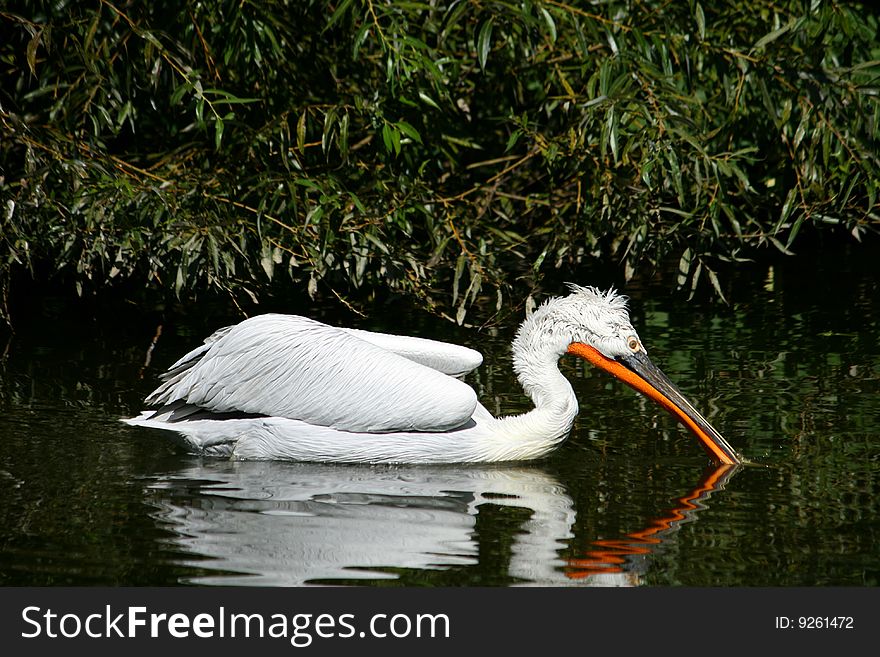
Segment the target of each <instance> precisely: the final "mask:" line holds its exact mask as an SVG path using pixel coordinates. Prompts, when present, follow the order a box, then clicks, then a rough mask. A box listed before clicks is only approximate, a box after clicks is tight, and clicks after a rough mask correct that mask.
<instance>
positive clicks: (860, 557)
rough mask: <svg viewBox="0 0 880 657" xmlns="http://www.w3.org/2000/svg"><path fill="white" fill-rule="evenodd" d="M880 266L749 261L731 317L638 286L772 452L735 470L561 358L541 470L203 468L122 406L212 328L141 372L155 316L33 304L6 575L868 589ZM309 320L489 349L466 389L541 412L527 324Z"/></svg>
mask: <svg viewBox="0 0 880 657" xmlns="http://www.w3.org/2000/svg"><path fill="white" fill-rule="evenodd" d="M877 255H878V253H877V249H876V248H872V249H865V250H851V251H847V252H845V253H835V254H831V255H828V256H825V257H823V258H814V259H803V258H802V259H788V260H784V261H782V262H780V263H776V264H775V265H774V266H773V267H763V268H757V267H753V268H751V269H750V270H748V272H747V273H744V274H742V275H741V276H740V277H738V278H737V279H736V285H737V287H736V290H738V293H737V294H735V295H733V298H734V303H733V304H732V306H730V307H723V306H717V305H712V304H708V303H704V302H700V301H693V302H687V301H686V300H685V299H684V298H681V297H671V296H670V295H668V294H666V293H664V292H662V291H658V290H657V289H656V288H653V287H652V286H649V285H643V286H635V285H634V286H632V287H631V288H628V289H626V290H625V292H627V293H628V294H630V295H631V297H632V302H631V305H632V310H633V322H634V324H635V326H636V328H637V329H638V330H639V332H640V335H641V337H642V339H643V341H644V343H645V345H646V346H647V348H648V350H649V352H650V353H651V356H652V358H653V359H654V361H655V362H656V363H657V364H658V365H660V366H661V367H662V368H663V369H664V370H665V371H666V373H667V374H668V375H669V376H670V377H671V378H672V379H673V380H674V381H676V382H677V383H678V384H679V385H680V387H681V388H682V389H683V390H684V391H685V392H686V393H687V394H688V395H689V396H690V397H691V398H692V400H693V401H694V403H695V405H696V406H697V407H698V408H699V409H701V410H702V411H703V412H704V414H705V415H706V416H707V417H708V418H709V419H710V421H711V422H712V423H713V424H715V425H716V426H717V427H718V428H720V429H721V431H722V433H724V435H725V437H726V438H727V439H728V440H729V442H731V444H733V445H734V446H735V447H736V448H737V449H739V450H740V451H741V452H742V453H743V454H745V455H746V456H747V457H748V458H750V459H751V460H753V461H755V462H757V463H759V464H760V466H754V467H744V468H738V469H721V470H719V469H715V468H712V467H708V464H707V460H706V457H705V456H704V454H703V452H702V451H701V450H700V448H699V447H698V445H697V442H696V441H695V440H694V439H693V438H691V437H690V436H689V435H688V434H687V433H686V432H685V431H684V430H682V429H681V428H680V427H679V426H678V425H677V424H675V422H674V421H673V420H672V419H671V418H670V417H668V416H667V415H666V414H665V413H664V412H663V411H662V410H661V409H659V408H658V407H656V406H655V405H653V404H652V403H651V402H649V401H647V400H645V399H643V398H641V397H639V396H637V395H636V393H634V392H633V391H632V390H630V389H629V388H627V387H626V386H624V385H622V384H620V383H618V382H616V381H613V380H611V379H610V378H609V377H608V376H607V375H605V374H603V373H599V372H596V371H593V370H591V369H590V367H589V366H588V365H586V364H583V363H580V362H575V361H574V360H571V359H564V360H563V361H562V363H561V366H562V369H563V371H564V372H565V373H566V375H567V376H568V377H569V378H570V379H571V380H572V382H573V385H574V387H575V391H576V394H577V395H578V398H579V399H580V402H581V413H580V416H579V418H578V420H577V423H576V425H575V428H574V430H573V432H572V434H571V437H570V439H569V440H568V441H567V442H566V443H565V444H564V445H563V446H562V447H561V448H560V449H559V450H558V451H556V452H555V453H554V454H553V455H552V456H550V457H549V458H547V459H544V460H542V461H538V462H536V463H528V464H501V465H492V466H456V465H449V466H439V467H426V466H387V465H386V466H362V465H359V466H345V465H322V464H302V463H274V462H231V461H225V460H219V459H210V458H200V457H198V456H193V455H189V454H187V453H186V452H185V451H184V450H183V449H182V448H181V447H180V446H179V445H178V444H176V443H175V442H173V441H171V440H168V436H167V435H166V434H164V433H161V432H154V431H150V430H145V429H139V428H132V427H127V426H125V425H122V424H121V423H119V422H118V418H119V417H122V416H126V415H131V414H134V413H136V412H137V411H138V410H140V400H141V399H142V398H143V396H144V395H145V394H146V393H148V392H149V391H150V390H151V389H152V388H153V387H154V385H155V382H156V376H157V374H158V373H159V372H160V371H161V369H162V368H163V367H165V366H167V365H169V364H170V363H171V362H173V361H174V360H175V359H176V358H177V357H178V356H179V355H181V354H182V353H183V352H184V351H185V350H187V349H190V348H191V347H193V346H195V345H196V344H197V343H199V342H200V341H201V339H202V338H203V337H204V336H205V335H207V334H208V333H209V332H211V331H212V330H213V329H215V328H217V327H218V326H219V325H220V323H218V321H220V319H222V318H220V319H218V318H217V317H214V316H205V315H204V314H202V315H199V314H198V313H197V312H196V311H195V310H193V309H191V310H190V311H189V313H187V314H183V313H176V314H175V313H171V312H169V313H166V319H165V320H163V332H162V334H161V336H160V338H159V339H158V341H157V342H156V347H155V349H154V350H153V352H152V354H151V362H150V364H149V365H148V366H145V356H146V351H147V347H148V345H149V344H150V342H151V340H152V339H153V337H154V335H155V333H156V328H157V324H158V320H157V319H156V318H157V317H158V315H157V314H155V313H139V312H138V311H136V310H132V309H129V310H127V312H126V313H125V314H124V315H119V314H114V313H105V314H102V315H101V317H102V318H101V319H94V320H92V319H88V320H86V319H83V314H82V313H76V312H71V310H70V309H69V308H66V307H64V304H60V305H59V304H52V303H49V302H48V300H44V301H41V304H42V305H41V306H40V307H39V308H38V310H37V311H36V312H33V313H30V314H29V316H27V317H25V318H24V319H23V322H24V324H23V325H20V326H19V330H18V333H17V334H16V335H15V336H14V337H13V338H12V339H11V340H10V342H9V343H8V345H6V346H5V347H4V346H3V345H0V352H3V349H4V348H5V353H4V354H3V356H2V360H0V377H2V378H0V409H2V414H0V584H3V585H30V584H36V585H63V584H64V585H67V584H70V585H91V584H110V585H175V584H233V585H234V584H241V585H253V584H259V585H301V584H346V583H348V584H357V585H377V586H399V585H410V586H412V585H417V586H423V585H424V586H458V585H465V586H472V585H489V586H512V585H534V584H540V585H551V586H589V585H615V586H633V585H654V586H677V585H690V586H704V585H721V586H743V585H748V586H752V585H774V586H775V585H782V586H789V585H808V586H813V585H857V586H860V585H867V586H876V585H877V584H878V581H880V514H878V504H880V502H878V500H880V347H878V340H880V321H878V320H880V294H878V293H877V292H876V289H875V285H876V279H877V276H876V272H877V271H878V270H877V267H876V261H877ZM582 282H588V281H582ZM560 291H561V290H560ZM291 310H294V311H297V312H301V313H303V314H312V315H313V316H317V315H316V313H317V312H318V311H316V310H315V312H310V311H312V310H314V309H310V308H297V309H291ZM169 317H170V319H168V318H169ZM320 318H322V319H324V320H325V321H328V322H335V321H339V322H344V323H346V324H349V325H354V324H358V325H360V326H362V327H365V328H374V329H377V330H385V331H389V332H395V331H400V332H407V333H411V334H414V335H424V336H426V337H433V338H439V339H447V340H450V341H454V342H459V343H462V344H467V345H468V346H471V347H474V348H476V349H479V350H480V351H482V352H483V353H484V355H485V357H486V364H485V365H484V366H482V367H481V368H480V369H479V370H478V371H477V372H475V373H474V374H473V375H471V377H470V378H469V379H468V381H469V382H470V383H471V384H472V385H474V386H475V387H476V388H477V390H478V392H479V394H480V398H481V400H482V401H483V403H485V405H486V406H487V407H488V408H489V409H490V410H492V411H498V412H502V413H513V412H520V411H523V410H526V409H527V408H528V400H527V399H526V398H525V397H524V396H523V394H522V392H521V391H520V389H519V386H518V385H517V384H516V382H515V380H514V379H513V377H512V374H511V372H510V368H509V353H508V344H509V339H510V337H511V336H512V334H513V331H514V329H515V326H513V325H511V326H507V327H503V328H499V329H498V330H496V331H486V330H483V331H478V330H474V329H465V328H461V327H454V326H452V325H450V324H445V323H443V322H441V321H435V320H433V319H432V318H430V317H426V316H424V315H422V314H420V313H415V312H414V313H411V314H409V315H403V316H402V315H401V313H400V312H399V311H395V312H394V313H393V314H392V313H388V314H387V315H385V314H383V313H382V312H381V310H380V311H377V312H376V313H374V315H373V316H372V317H370V318H369V319H368V320H357V319H356V318H353V317H351V316H342V315H341V314H337V315H335V316H334V315H332V314H331V315H327V314H326V313H322V314H320ZM225 320H227V321H229V320H232V321H234V318H232V317H226V318H225Z"/></svg>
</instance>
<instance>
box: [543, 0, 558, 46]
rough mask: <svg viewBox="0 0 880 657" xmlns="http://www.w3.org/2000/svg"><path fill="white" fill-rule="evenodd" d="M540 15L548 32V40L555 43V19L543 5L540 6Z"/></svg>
mask: <svg viewBox="0 0 880 657" xmlns="http://www.w3.org/2000/svg"><path fill="white" fill-rule="evenodd" d="M541 16H542V17H543V19H544V25H546V26H547V31H548V32H549V33H550V42H551V43H556V21H554V20H553V16H551V15H550V12H549V11H547V10H546V9H545V8H544V7H541Z"/></svg>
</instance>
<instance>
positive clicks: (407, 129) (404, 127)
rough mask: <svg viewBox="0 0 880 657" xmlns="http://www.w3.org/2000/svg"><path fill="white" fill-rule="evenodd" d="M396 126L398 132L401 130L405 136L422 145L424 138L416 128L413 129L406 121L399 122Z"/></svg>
mask: <svg viewBox="0 0 880 657" xmlns="http://www.w3.org/2000/svg"><path fill="white" fill-rule="evenodd" d="M394 125H396V126H397V129H398V130H400V131H401V132H402V133H403V134H405V135H406V136H407V137H409V138H410V139H412V140H413V141H415V142H418V143H420V144H421V143H422V136H421V135H420V134H419V132H418V130H416V129H415V128H414V127H412V126H411V125H410V124H409V123H407V122H406V121H398V122H397V123H395V124H394Z"/></svg>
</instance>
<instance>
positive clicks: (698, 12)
mask: <svg viewBox="0 0 880 657" xmlns="http://www.w3.org/2000/svg"><path fill="white" fill-rule="evenodd" d="M694 14H695V16H696V19H697V35H698V36H699V37H700V41H705V40H706V15H705V14H704V13H703V6H702V5H701V4H700V3H699V2H698V3H697V6H696V7H695V8H694Z"/></svg>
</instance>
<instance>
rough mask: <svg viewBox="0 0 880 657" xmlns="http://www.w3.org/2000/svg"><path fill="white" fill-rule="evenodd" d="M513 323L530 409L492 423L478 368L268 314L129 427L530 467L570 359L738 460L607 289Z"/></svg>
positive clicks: (391, 340)
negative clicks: (474, 379) (467, 379)
mask: <svg viewBox="0 0 880 657" xmlns="http://www.w3.org/2000/svg"><path fill="white" fill-rule="evenodd" d="M569 287H570V294H569V295H568V296H564V297H555V298H552V299H549V300H547V301H545V302H544V303H543V304H542V305H540V306H539V307H538V308H536V309H535V310H534V312H532V314H531V315H529V316H528V317H527V318H526V319H525V320H524V321H523V323H522V325H521V326H520V327H519V330H518V331H517V333H516V336H515V338H514V341H513V347H512V349H513V368H514V370H515V372H516V374H517V377H518V379H519V382H520V384H521V385H522V387H523V389H524V390H525V392H526V394H527V395H528V396H529V397H530V398H531V400H532V402H533V403H534V405H535V408H534V409H532V410H531V411H529V412H527V413H523V414H521V415H514V416H507V417H498V418H496V417H494V416H493V415H492V414H491V413H489V411H487V410H486V408H485V407H484V406H483V405H482V404H480V403H479V402H478V401H477V396H476V393H475V392H474V390H473V388H471V387H470V386H469V385H467V384H466V383H464V382H463V381H462V380H461V379H460V377H462V376H463V375H464V374H466V373H467V372H470V371H471V370H473V369H475V368H476V367H478V366H479V365H480V364H481V363H482V361H483V358H482V356H481V355H480V353H479V352H477V351H474V350H473V349H468V348H466V347H461V346H457V345H452V344H447V343H444V342H438V341H434V340H426V339H423V338H414V337H404V336H397V335H387V334H384V333H373V332H370V331H362V330H357V329H348V328H336V327H333V326H328V325H326V324H322V323H321V322H317V321H315V320H312V319H308V318H306V317H299V316H295V315H279V314H266V315H258V316H255V317H252V318H249V319H246V320H244V321H242V322H241V323H240V324H237V325H235V326H231V327H226V328H223V329H220V330H218V331H217V332H215V333H214V334H212V335H211V336H210V337H208V338H207V339H206V340H205V342H204V344H202V345H201V346H199V347H197V348H196V349H194V350H192V351H190V352H189V353H187V354H186V355H185V356H183V357H182V358H181V359H180V360H178V361H177V362H176V363H174V364H173V365H172V366H171V367H170V368H169V369H168V371H167V372H165V373H164V374H163V375H162V376H161V379H162V384H161V385H160V386H159V387H158V388H156V390H154V391H153V392H152V393H151V394H150V395H149V396H148V397H147V399H146V403H147V404H148V405H149V406H151V407H153V408H152V409H151V410H146V411H143V412H142V413H141V414H140V415H139V416H138V417H136V418H130V419H127V420H125V421H126V422H128V423H129V424H132V425H138V426H144V427H154V428H159V429H165V430H170V431H175V432H177V433H179V434H180V435H182V436H183V438H184V440H185V441H186V443H187V445H188V446H189V448H191V449H193V450H195V451H197V452H199V453H204V454H210V455H217V456H227V457H232V458H236V459H289V460H296V461H323V462H361V463H394V462H397V463H465V462H493V461H523V460H529V459H536V458H540V457H542V456H544V455H546V454H547V453H549V452H550V451H552V450H553V449H554V448H556V447H557V446H559V444H560V443H562V442H563V441H564V440H565V438H566V437H567V436H568V433H569V431H570V429H571V427H572V424H573V423H574V419H575V416H576V415H577V412H578V402H577V399H576V397H575V394H574V390H573V389H572V387H571V384H570V383H569V382H568V379H566V378H565V377H564V376H563V375H562V373H561V372H560V371H559V368H558V361H559V359H560V358H561V357H562V356H564V355H566V354H571V355H574V356H579V357H580V358H583V359H585V360H587V361H588V362H590V363H591V364H593V365H594V366H596V367H598V368H599V369H602V370H605V371H606V372H609V373H610V374H612V375H613V376H615V377H617V378H618V379H621V380H622V381H623V382H625V383H626V384H628V385H630V386H631V387H633V388H635V389H636V390H637V391H639V392H640V393H642V394H644V395H646V396H647V397H649V398H651V399H653V400H654V401H655V402H657V403H659V404H660V406H662V407H663V408H665V409H666V410H667V411H669V412H670V413H672V415H673V416H675V417H676V418H677V419H678V420H679V421H680V422H682V423H683V424H684V425H685V426H686V427H687V428H688V429H690V431H691V432H693V434H694V435H695V436H696V437H697V438H698V439H699V441H700V443H701V445H702V446H703V448H704V449H705V450H706V452H707V453H708V455H709V456H710V458H711V459H712V460H713V461H715V462H716V463H727V464H735V463H739V462H741V458H740V457H739V455H738V454H737V453H736V452H735V451H734V449H733V448H732V447H731V446H730V445H729V444H728V443H727V441H726V440H725V439H724V438H723V437H722V436H721V434H720V433H719V432H718V431H716V430H715V429H714V428H713V427H712V425H710V424H709V422H708V421H706V419H705V418H704V417H703V416H702V415H700V414H699V413H698V412H697V411H696V409H694V407H693V406H692V405H691V404H690V402H688V401H687V399H685V397H684V395H683V394H682V393H681V392H680V391H679V390H678V388H676V387H675V385H674V384H673V383H672V382H671V381H670V380H669V379H668V378H667V377H666V375H665V374H663V373H662V372H661V371H660V370H659V369H658V368H657V367H656V366H655V365H654V364H653V363H652V362H651V360H650V359H649V358H648V354H647V351H646V350H645V347H644V346H643V345H642V341H641V339H640V338H639V336H638V334H637V333H636V331H635V329H634V328H633V326H632V323H631V322H630V318H629V313H628V311H627V305H626V304H627V298H626V297H625V296H622V295H620V294H617V292H615V291H614V290H613V289H612V290H609V291H607V292H602V291H600V290H598V289H597V288H594V287H581V286H578V285H573V284H572V285H570V286H569Z"/></svg>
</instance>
